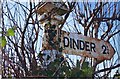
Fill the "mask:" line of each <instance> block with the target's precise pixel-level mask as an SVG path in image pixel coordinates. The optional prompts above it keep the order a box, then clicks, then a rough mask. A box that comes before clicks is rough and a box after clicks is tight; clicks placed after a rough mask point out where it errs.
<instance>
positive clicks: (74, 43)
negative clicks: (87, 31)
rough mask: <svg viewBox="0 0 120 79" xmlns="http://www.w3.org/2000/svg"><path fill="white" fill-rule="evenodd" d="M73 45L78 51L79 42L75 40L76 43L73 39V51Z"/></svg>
mask: <svg viewBox="0 0 120 79" xmlns="http://www.w3.org/2000/svg"><path fill="white" fill-rule="evenodd" d="M74 45H75V46H76V48H77V49H79V40H77V43H76V41H75V40H74V39H73V49H75V46H74Z"/></svg>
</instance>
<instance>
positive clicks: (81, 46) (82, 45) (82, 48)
mask: <svg viewBox="0 0 120 79" xmlns="http://www.w3.org/2000/svg"><path fill="white" fill-rule="evenodd" d="M84 45H85V44H84V41H82V40H80V50H84V47H85V46H84Z"/></svg>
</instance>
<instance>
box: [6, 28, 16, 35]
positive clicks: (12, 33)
mask: <svg viewBox="0 0 120 79" xmlns="http://www.w3.org/2000/svg"><path fill="white" fill-rule="evenodd" d="M6 35H7V36H14V35H15V33H14V29H13V28H9V29H8V30H7V34H6Z"/></svg>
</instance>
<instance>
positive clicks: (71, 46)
mask: <svg viewBox="0 0 120 79" xmlns="http://www.w3.org/2000/svg"><path fill="white" fill-rule="evenodd" d="M72 40H73V39H72V38H70V48H72Z"/></svg>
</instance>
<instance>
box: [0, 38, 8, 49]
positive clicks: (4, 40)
mask: <svg viewBox="0 0 120 79" xmlns="http://www.w3.org/2000/svg"><path fill="white" fill-rule="evenodd" d="M6 43H7V41H6V39H5V37H4V36H3V37H0V46H1V47H4V46H5V45H6Z"/></svg>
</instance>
